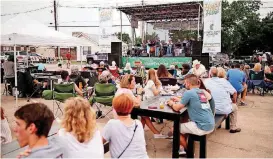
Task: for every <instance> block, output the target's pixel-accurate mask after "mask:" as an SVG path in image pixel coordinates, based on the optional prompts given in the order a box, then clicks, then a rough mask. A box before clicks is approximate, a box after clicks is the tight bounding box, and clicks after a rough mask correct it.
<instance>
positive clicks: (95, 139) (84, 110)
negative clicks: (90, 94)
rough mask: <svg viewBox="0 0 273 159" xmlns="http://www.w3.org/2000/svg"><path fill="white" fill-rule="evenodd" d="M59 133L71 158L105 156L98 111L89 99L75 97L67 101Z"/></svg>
mask: <svg viewBox="0 0 273 159" xmlns="http://www.w3.org/2000/svg"><path fill="white" fill-rule="evenodd" d="M58 135H59V137H60V138H62V139H64V140H63V141H64V143H65V147H66V149H67V152H68V154H67V156H68V157H69V158H104V150H103V143H102V140H101V138H102V137H101V134H100V131H99V129H98V127H97V125H96V113H95V111H94V110H93V109H92V108H91V107H90V104H89V102H88V101H87V100H85V99H83V98H81V97H75V98H69V99H68V100H66V101H65V103H64V116H63V120H61V129H60V130H59V132H58Z"/></svg>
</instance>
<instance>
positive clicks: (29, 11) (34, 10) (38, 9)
mask: <svg viewBox="0 0 273 159" xmlns="http://www.w3.org/2000/svg"><path fill="white" fill-rule="evenodd" d="M51 7H53V6H47V7H42V8H37V9H33V10H28V11H24V12H17V13H7V14H1V17H2V16H8V15H18V14H23V13H31V12H36V11H40V10H44V9H47V8H51Z"/></svg>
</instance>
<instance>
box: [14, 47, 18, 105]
mask: <svg viewBox="0 0 273 159" xmlns="http://www.w3.org/2000/svg"><path fill="white" fill-rule="evenodd" d="M13 51H14V52H13V56H14V73H15V92H13V93H15V101H16V104H15V108H17V105H18V93H17V82H18V81H17V56H16V45H15V44H14V48H13Z"/></svg>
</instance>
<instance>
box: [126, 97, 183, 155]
mask: <svg viewBox="0 0 273 159" xmlns="http://www.w3.org/2000/svg"><path fill="white" fill-rule="evenodd" d="M169 98H170V96H157V97H154V98H151V99H149V100H146V101H143V102H141V105H140V107H138V108H137V107H135V108H134V109H133V110H132V113H131V116H132V118H133V119H137V116H148V117H154V118H160V119H167V120H171V121H173V122H174V124H173V128H174V130H173V150H172V158H179V147H180V118H181V117H182V116H183V115H184V114H185V113H187V111H186V110H187V108H183V109H182V110H180V112H176V111H174V110H173V109H172V108H170V107H169V106H167V105H166V104H165V103H166V101H167V100H169ZM161 102H163V104H164V109H160V108H159V105H160V103H161ZM149 106H156V107H157V109H149V108H148V107H149Z"/></svg>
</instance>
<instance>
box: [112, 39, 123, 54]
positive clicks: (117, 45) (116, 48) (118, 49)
mask: <svg viewBox="0 0 273 159" xmlns="http://www.w3.org/2000/svg"><path fill="white" fill-rule="evenodd" d="M111 54H112V55H119V56H122V43H121V42H112V43H111Z"/></svg>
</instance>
